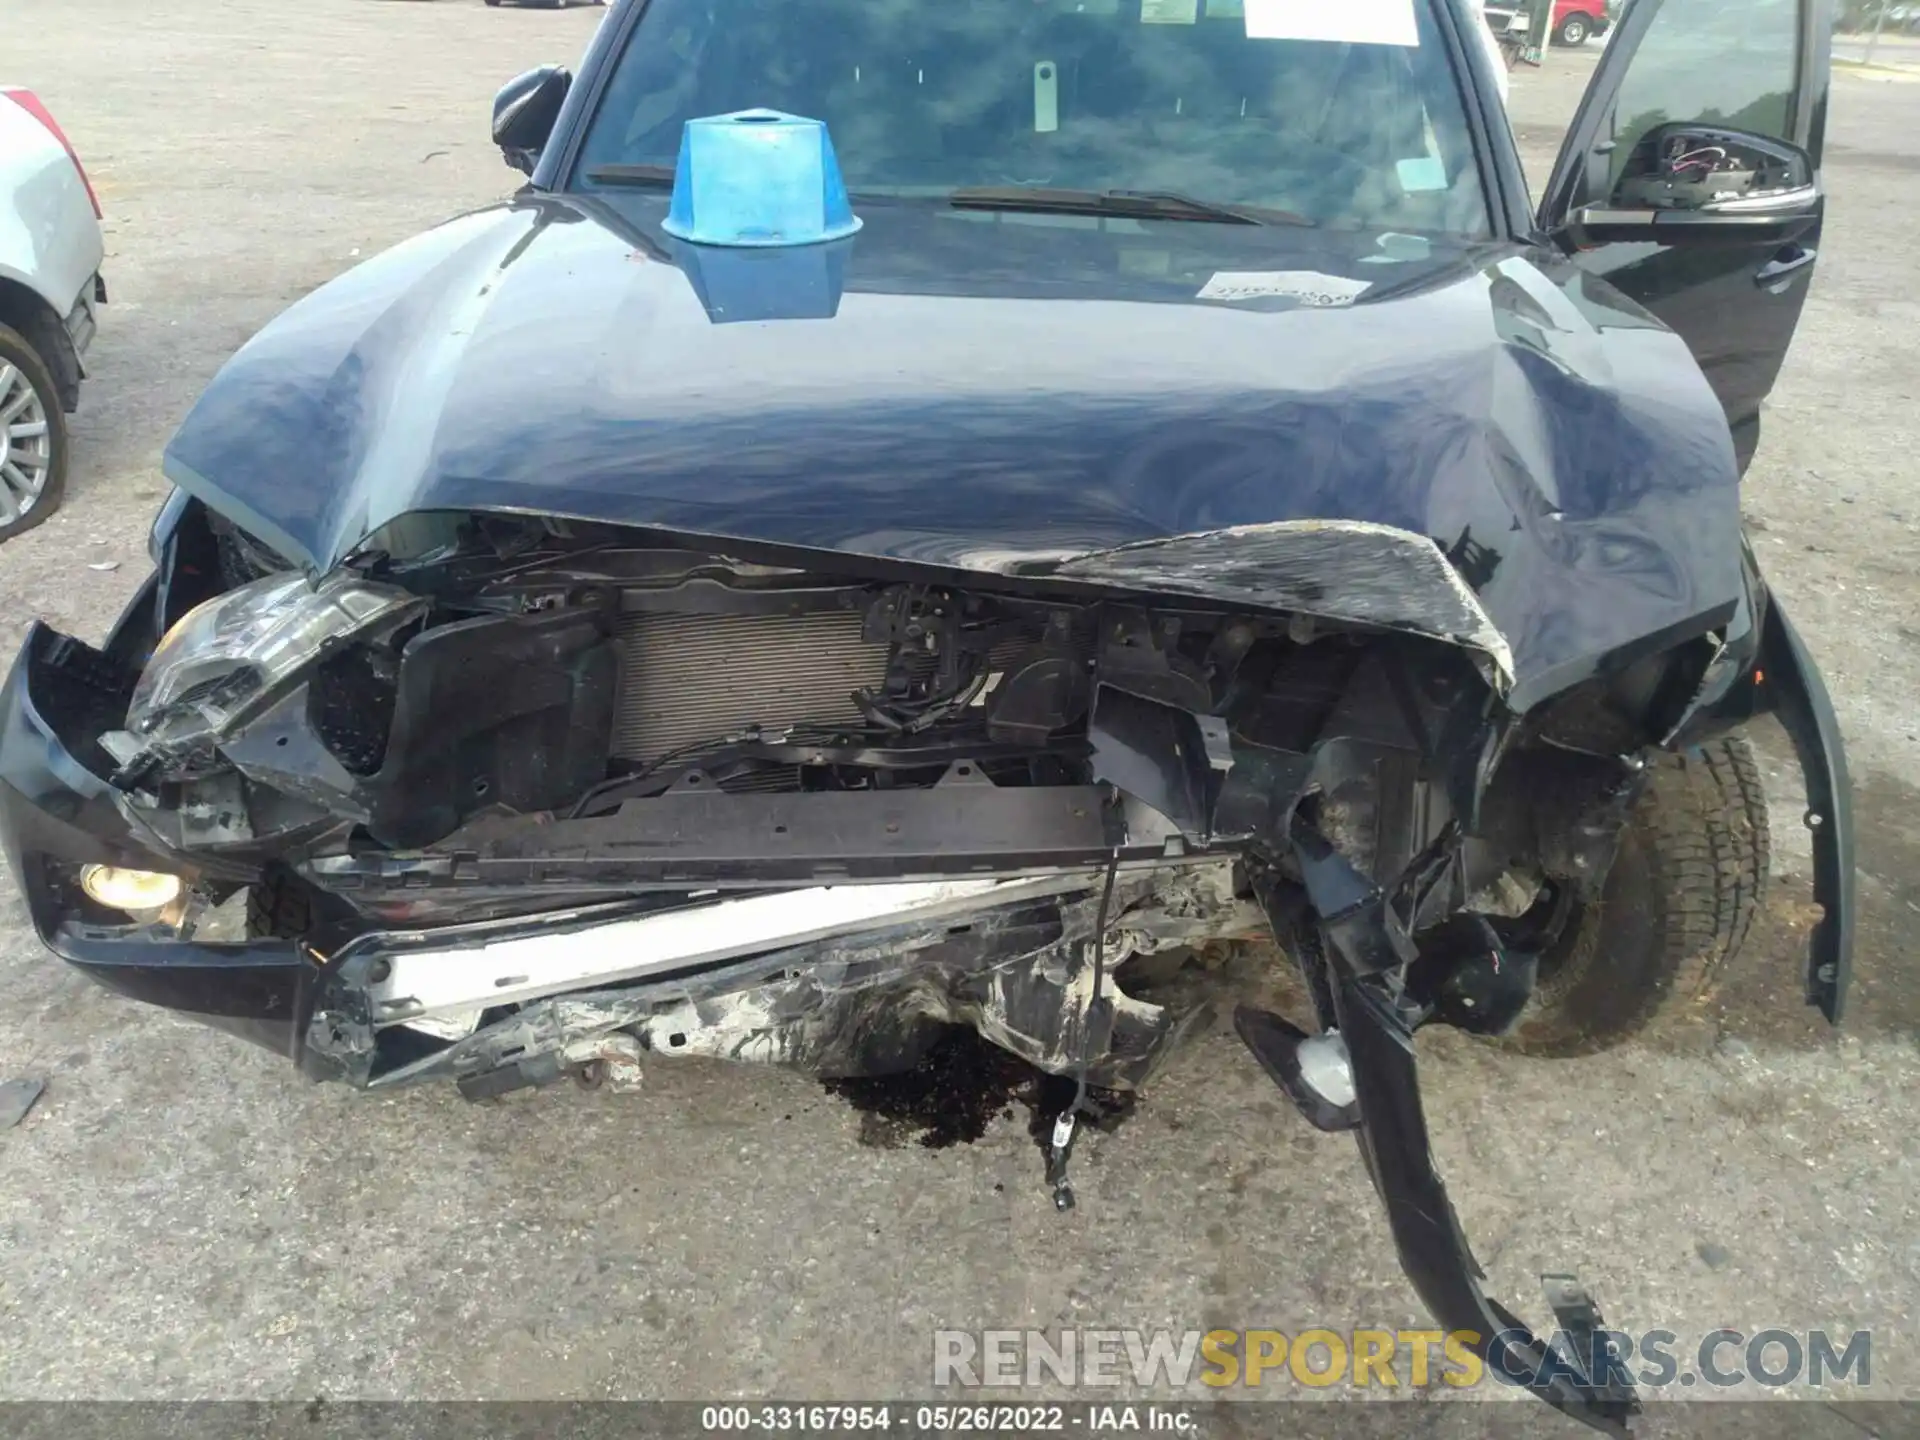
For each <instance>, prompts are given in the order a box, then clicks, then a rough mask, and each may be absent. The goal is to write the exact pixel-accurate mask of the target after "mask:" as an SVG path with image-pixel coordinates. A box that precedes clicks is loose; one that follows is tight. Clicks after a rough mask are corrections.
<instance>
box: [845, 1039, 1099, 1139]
mask: <svg viewBox="0 0 1920 1440" xmlns="http://www.w3.org/2000/svg"><path fill="white" fill-rule="evenodd" d="M823 1083H824V1084H825V1086H826V1088H827V1092H828V1093H829V1094H832V1095H838V1096H839V1097H840V1098H841V1099H843V1100H845V1101H846V1102H847V1103H848V1104H850V1105H851V1106H853V1108H854V1109H856V1110H858V1111H860V1112H861V1115H860V1143H861V1144H863V1145H872V1146H876V1147H878V1148H880V1149H884V1150H898V1149H900V1148H901V1147H903V1146H905V1145H906V1144H908V1143H909V1142H910V1141H914V1140H916V1139H917V1140H918V1142H919V1143H920V1144H921V1145H923V1146H925V1147H926V1148H927V1149H929V1150H944V1149H946V1148H947V1146H949V1145H957V1144H959V1143H960V1142H962V1141H966V1142H967V1143H968V1144H971V1143H972V1142H973V1141H975V1140H978V1139H979V1138H980V1137H981V1136H982V1135H984V1134H986V1133H987V1126H988V1125H990V1124H992V1123H993V1120H994V1117H995V1116H999V1117H1000V1118H1002V1119H1010V1118H1012V1115H1013V1107H1014V1106H1015V1105H1016V1104H1019V1105H1024V1106H1025V1107H1026V1108H1027V1113H1028V1121H1027V1134H1028V1135H1030V1136H1032V1137H1033V1142H1034V1144H1035V1145H1037V1146H1038V1147H1039V1148H1040V1150H1041V1151H1042V1152H1043V1153H1044V1152H1045V1150H1046V1149H1047V1145H1048V1143H1049V1141H1050V1139H1051V1137H1052V1132H1053V1122H1054V1120H1055V1119H1057V1118H1058V1117H1059V1115H1060V1112H1061V1111H1063V1110H1065V1109H1066V1108H1067V1106H1069V1105H1071V1104H1072V1103H1073V1079H1072V1077H1071V1076H1066V1075H1049V1074H1047V1073H1046V1072H1045V1071H1042V1070H1037V1069H1035V1068H1034V1067H1033V1066H1031V1065H1029V1064H1027V1062H1026V1061H1024V1060H1022V1059H1020V1058H1019V1057H1018V1056H1015V1055H1010V1054H1008V1053H1007V1052H1006V1051H1005V1050H1002V1049H1000V1048H999V1047H997V1046H994V1045H990V1044H988V1043H987V1042H986V1041H985V1040H982V1039H981V1038H980V1036H979V1035H978V1034H977V1033H976V1032H974V1031H973V1030H970V1029H966V1028H964V1027H960V1026H955V1027H954V1028H952V1029H951V1030H949V1031H948V1032H947V1033H946V1034H945V1035H944V1036H942V1037H941V1039H940V1040H939V1041H937V1042H936V1043H935V1044H934V1046H933V1048H932V1049H931V1050H929V1051H928V1052H927V1055H926V1058H925V1059H923V1060H922V1061H921V1062H920V1063H919V1064H918V1065H916V1066H915V1067H914V1068H913V1069H911V1070H908V1071H904V1072H903V1073H901V1074H898V1075H880V1076H872V1077H862V1078H859V1079H851V1080H827V1081H824V1082H823ZM1087 1103H1088V1106H1089V1107H1090V1109H1091V1111H1092V1113H1091V1114H1089V1115H1083V1116H1082V1117H1081V1123H1082V1124H1088V1125H1092V1126H1093V1128H1094V1129H1096V1130H1099V1131H1102V1132H1111V1131H1112V1130H1113V1129H1114V1128H1115V1127H1116V1126H1118V1125H1119V1124H1120V1122H1121V1121H1122V1120H1124V1119H1126V1118H1127V1116H1129V1115H1131V1114H1132V1113H1133V1107H1134V1096H1133V1095H1132V1094H1130V1093H1128V1092H1126V1091H1120V1090H1102V1089H1098V1088H1093V1089H1089V1090H1088V1092H1087Z"/></svg>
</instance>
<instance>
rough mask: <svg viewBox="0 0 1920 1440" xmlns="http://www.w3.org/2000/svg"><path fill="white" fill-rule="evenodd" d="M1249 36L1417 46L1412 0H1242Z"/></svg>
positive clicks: (1257, 38)
mask: <svg viewBox="0 0 1920 1440" xmlns="http://www.w3.org/2000/svg"><path fill="white" fill-rule="evenodd" d="M1245 4H1246V8H1247V38H1248V39H1250V40H1326V41H1332V42H1336V43H1343V44H1347V45H1418V44H1419V43H1420V26H1419V22H1418V21H1416V20H1415V18H1414V14H1413V4H1414V0H1245Z"/></svg>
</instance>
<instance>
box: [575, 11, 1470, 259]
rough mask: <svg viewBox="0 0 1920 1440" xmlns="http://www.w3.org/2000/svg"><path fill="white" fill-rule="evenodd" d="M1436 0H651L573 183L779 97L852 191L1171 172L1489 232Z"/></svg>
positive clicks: (653, 157)
mask: <svg viewBox="0 0 1920 1440" xmlns="http://www.w3.org/2000/svg"><path fill="white" fill-rule="evenodd" d="M1436 3H1444V0H1367V3H1365V4H1348V3H1347V0H648V4H647V6H646V9H645V11H644V12H643V13H642V14H641V16H640V18H639V22H638V23H637V25H636V26H635V28H634V31H633V34H632V37H631V39H630V40H629V41H628V44H627V48H626V51H625V53H624V54H623V55H622V56H621V57H620V59H619V61H618V62H617V68H616V70H615V72H614V75H613V77H612V79H611V82H610V84H609V87H608V90H607V92H606V95H605V98H604V100H603V101H602V103H601V105H600V109H599V112H598V114H597V115H596V116H595V117H594V120H593V124H592V127H591V129H590V130H589V132H588V135H587V139H586V143H585V148H584V151H583V153H582V158H581V162H580V165H579V167H578V171H577V177H578V178H577V182H576V185H577V188H580V189H586V190H592V189H595V188H597V186H598V185H599V184H600V183H603V182H606V183H610V182H611V181H612V180H614V179H616V178H619V179H624V181H625V182H626V183H628V184H631V183H634V182H635V180H636V179H640V180H645V179H647V178H648V177H646V176H644V175H642V174H640V173H638V172H636V171H634V170H632V169H631V168H629V169H628V171H627V173H626V174H625V176H624V177H617V176H615V175H614V174H613V173H612V172H611V171H609V169H608V167H614V166H622V167H645V166H655V167H663V172H662V174H659V175H655V176H653V177H651V178H652V179H653V180H654V181H655V182H656V183H657V182H658V181H660V180H661V179H662V178H664V169H670V167H671V166H672V165H673V163H674V160H675V158H676V156H677V155H678V153H679V147H680V132H681V127H682V126H683V125H684V124H685V122H686V121H687V120H689V119H692V118H695V117H697V116H702V115H719V114H725V113H728V112H730V111H735V110H745V109H751V108H754V107H759V106H764V107H767V108H770V109H775V110H784V111H788V112H791V113H793V114H797V115H805V116H810V117H812V118H814V119H818V120H824V121H825V122H826V124H827V127H828V130H829V133H830V134H831V135H832V137H833V143H834V148H835V150H836V151H837V152H838V154H839V158H840V166H841V169H842V171H843V173H844V175H845V177H846V183H847V188H848V190H850V191H852V192H853V193H854V194H855V196H856V197H859V196H862V195H865V196H867V197H870V198H871V197H882V196H894V197H902V196H927V197H940V196H950V195H951V194H952V193H953V192H954V191H956V190H968V189H976V190H977V189H979V188H981V187H990V188H991V189H993V190H996V191H998V190H1000V189H1003V188H1006V187H1019V188H1027V189H1045V190H1053V191H1062V190H1064V191H1081V192H1087V193H1090V194H1093V195H1106V194H1110V193H1111V192H1114V191H1136V192H1138V191H1152V192H1173V193H1177V194H1179V195H1182V196H1186V197H1190V198H1192V199H1195V200H1200V201H1206V202H1210V203H1213V204H1216V205H1241V206H1246V207H1249V211H1250V213H1259V210H1261V209H1264V210H1270V211H1278V212H1285V213H1287V214H1289V215H1290V216H1293V217H1297V218H1299V219H1304V220H1307V221H1309V222H1311V223H1313V224H1317V225H1325V226H1330V227H1336V228H1355V229H1357V228H1374V229H1379V228H1387V229H1394V230H1415V231H1426V232H1448V233H1455V234H1462V235H1468V236H1474V237H1480V236H1484V235H1486V234H1487V233H1488V220H1487V208H1486V203H1485V201H1484V199H1483V197H1482V193H1481V189H1480V182H1479V174H1478V170H1477V167H1476V165H1475V162H1474V156H1473V149H1472V144H1471V142H1470V140H1469V139H1468V130H1467V125H1466V119H1465V113H1464V107H1463V100H1462V95H1461V90H1462V86H1461V83H1460V81H1459V80H1457V79H1456V77H1455V75H1454V73H1453V70H1452V67H1451V66H1450V65H1449V63H1448V59H1447V50H1446V48H1445V46H1444V45H1443V43H1442V41H1441V37H1440V33H1439V29H1438V25H1437V23H1436V20H1435V17H1434V14H1433V9H1432V7H1433V5H1434V4H1436ZM1343 16H1344V17H1347V18H1340V17H1343ZM1329 17H1334V18H1332V19H1329ZM1353 17H1358V18H1353ZM1383 19H1384V22H1385V26H1386V28H1385V29H1381V28H1380V26H1381V25H1382V22H1383ZM1356 27H1358V29H1359V30H1367V29H1369V27H1372V33H1373V34H1375V35H1376V36H1380V35H1386V36H1390V37H1391V38H1392V40H1393V41H1394V42H1395V43H1355V40H1354V35H1355V34H1356V33H1357V31H1356ZM1303 30H1306V31H1312V32H1317V33H1319V34H1327V33H1329V32H1331V33H1333V34H1335V35H1336V37H1337V38H1302V35H1301V32H1302V31H1303ZM1408 41H1411V42H1414V43H1406V42H1408ZM596 171H599V172H601V181H596V180H595V179H594V178H593V177H594V174H595V172H596ZM1255 207H1258V208H1257V209H1256V208H1255ZM1189 218H1194V217H1192V216H1190V217H1189Z"/></svg>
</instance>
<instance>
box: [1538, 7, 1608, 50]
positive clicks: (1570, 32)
mask: <svg viewBox="0 0 1920 1440" xmlns="http://www.w3.org/2000/svg"><path fill="white" fill-rule="evenodd" d="M1611 23H1612V21H1611V18H1610V17H1609V16H1608V14H1607V6H1606V4H1605V0H1553V41H1554V43H1555V44H1556V45H1584V44H1586V43H1587V37H1588V36H1589V35H1600V34H1604V33H1605V32H1606V28H1607V26H1608V25H1609V24H1611Z"/></svg>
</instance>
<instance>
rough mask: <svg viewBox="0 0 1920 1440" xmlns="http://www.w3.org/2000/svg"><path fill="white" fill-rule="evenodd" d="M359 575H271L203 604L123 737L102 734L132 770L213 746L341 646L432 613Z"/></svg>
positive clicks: (164, 659) (186, 618) (166, 645)
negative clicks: (317, 578) (313, 579)
mask: <svg viewBox="0 0 1920 1440" xmlns="http://www.w3.org/2000/svg"><path fill="white" fill-rule="evenodd" d="M426 603H427V602H426V601H424V600H421V599H419V598H418V597H416V596H413V595H410V594H408V593H407V592H406V591H405V590H402V589H400V588H398V587H397V586H393V585H378V584H374V583H372V582H369V581H366V580H362V579H361V578H360V577H359V576H357V575H353V574H336V575H331V576H328V577H327V578H326V579H324V580H321V581H320V582H319V583H318V584H314V583H312V582H310V581H309V580H307V578H306V577H305V576H302V575H271V576H268V577H267V578H265V579H262V580H256V581H254V582H253V583H252V584H250V585H242V586H240V587H239V588H238V589H235V590H229V591H227V592H226V593H225V594H224V595H218V596H215V597H214V598H213V599H211V600H208V601H206V602H205V603H204V604H201V605H198V606H195V607H194V608H193V609H192V610H189V611H188V612H187V613H186V614H185V615H183V616H181V617H180V619H179V620H178V621H177V622H176V623H175V624H174V626H173V628H172V629H170V630H169V631H167V633H166V635H165V636H164V637H163V638H162V639H161V641H160V643H159V644H158V645H156V646H155V647H154V651H153V655H152V658H150V659H149V660H148V661H147V667H146V669H145V670H144V671H142V672H141V675H140V681H139V683H138V684H137V685H135V686H134V690H133V702H132V704H131V705H130V706H129V707H128V710H127V726H126V729H125V730H124V731H118V732H114V733H112V734H109V735H105V736H103V737H101V743H102V745H104V746H105V747H106V749H107V750H108V752H109V753H110V754H112V755H113V756H114V758H115V759H116V760H118V761H120V763H121V767H122V771H123V773H124V772H125V771H127V770H132V769H147V768H151V766H150V764H148V763H146V762H150V761H159V760H163V759H182V758H185V757H188V756H191V755H193V754H194V753H196V752H202V751H204V752H206V753H207V756H208V758H209V759H211V758H212V757H211V750H212V747H213V745H214V744H215V743H216V742H217V741H219V740H220V739H222V738H223V737H225V736H227V735H229V734H231V733H233V731H234V730H235V729H237V728H238V727H239V726H241V725H243V724H245V723H246V722H247V721H248V720H250V719H251V718H253V717H254V716H255V715H257V714H259V713H260V712H261V711H262V710H264V709H265V708H266V707H267V706H269V705H270V704H272V703H273V702H274V701H276V700H278V699H279V698H280V697H281V696H282V695H284V694H285V693H286V692H287V690H288V689H290V688H291V687H292V686H293V685H294V684H297V683H298V682H299V680H300V679H301V678H302V677H304V675H305V673H306V671H307V670H308V668H309V667H310V666H312V665H313V664H314V662H316V661H317V660H319V659H320V658H321V657H322V656H324V655H327V654H329V653H331V652H332V651H333V650H335V649H337V648H338V647H339V646H341V645H343V644H346V643H348V642H350V641H353V640H355V639H358V638H360V637H363V636H365V635H367V634H368V633H369V632H371V631H374V630H378V629H382V628H385V629H389V630H391V629H393V628H395V627H397V626H398V625H401V624H404V623H405V622H406V621H408V620H410V619H412V618H413V616H414V615H416V614H418V613H419V612H420V611H422V610H424V609H425V608H426Z"/></svg>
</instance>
